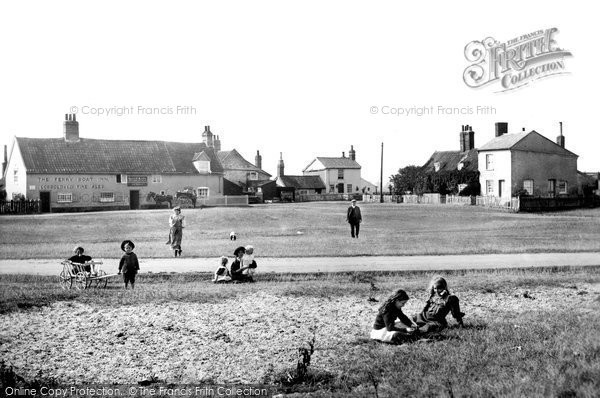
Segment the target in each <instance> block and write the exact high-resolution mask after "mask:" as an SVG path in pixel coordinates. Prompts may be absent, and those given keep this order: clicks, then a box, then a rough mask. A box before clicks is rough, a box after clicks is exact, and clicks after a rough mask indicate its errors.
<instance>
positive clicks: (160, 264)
mask: <svg viewBox="0 0 600 398" xmlns="http://www.w3.org/2000/svg"><path fill="white" fill-rule="evenodd" d="M60 261H61V260H58V259H57V260H0V274H38V275H58V273H59V272H60V270H61V269H62V266H61V265H60ZM103 261H104V266H103V269H104V270H105V271H106V272H107V273H109V274H110V273H113V272H116V270H117V266H118V263H119V261H118V259H114V258H113V259H103ZM257 262H258V266H259V268H258V271H259V272H290V273H291V272H293V273H303V272H345V271H409V270H448V269H489V268H517V267H519V268H520V267H544V266H564V265H574V266H589V265H600V253H597V252H592V253H533V254H476V255H448V256H397V257H392V256H370V257H293V258H269V257H258V258H257ZM217 265H218V259H217V258H185V257H182V258H152V259H140V268H141V272H142V273H143V272H155V273H156V272H213V271H214V270H215V269H216V268H217Z"/></svg>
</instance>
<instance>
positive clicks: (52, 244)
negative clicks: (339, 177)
mask: <svg viewBox="0 0 600 398" xmlns="http://www.w3.org/2000/svg"><path fill="white" fill-rule="evenodd" d="M346 207H347V203H341V202H337V203H336V202H332V203H300V204H280V205H257V206H252V207H246V208H207V209H203V210H200V209H184V211H183V214H184V215H185V216H186V218H187V223H188V227H187V228H186V229H185V230H184V240H183V250H184V256H186V257H215V256H220V255H223V254H229V255H230V254H231V252H232V251H233V249H234V248H235V246H237V245H239V244H242V245H246V244H253V245H254V246H255V247H256V248H257V249H256V255H258V256H273V257H282V256H285V257H292V256H356V255H427V254H432V255H433V254H469V253H474V254H475V253H477V254H481V253H521V252H565V251H598V250H600V210H599V209H580V210H576V211H570V212H560V213H549V214H514V213H505V212H498V211H490V210H487V209H482V208H478V207H459V206H457V207H454V206H433V205H432V206H425V205H398V204H378V203H377V204H368V203H365V204H362V205H361V208H362V212H363V218H364V223H363V224H362V227H361V236H360V239H358V240H355V239H351V238H350V236H349V235H350V233H349V227H348V224H347V223H346V222H345V211H346ZM170 214H171V213H170V211H168V210H143V211H120V212H101V213H72V214H44V215H35V216H8V217H7V216H4V217H1V218H0V258H2V259H22V258H64V257H67V256H69V255H70V254H71V250H72V248H73V247H74V246H75V244H80V245H83V246H84V247H85V248H86V252H87V253H89V254H90V255H92V256H94V257H102V258H111V257H112V258H114V257H120V256H121V251H120V249H119V243H120V242H121V241H122V240H124V239H132V240H133V241H134V242H135V243H136V250H135V251H136V253H137V254H138V256H140V257H145V258H161V257H170V256H171V255H172V254H171V251H170V250H169V248H168V246H166V245H165V244H164V243H165V241H166V240H167V236H168V227H167V220H168V217H169V215H170ZM230 231H236V232H237V234H238V241H237V242H230V241H229V239H228V238H229V232H230Z"/></svg>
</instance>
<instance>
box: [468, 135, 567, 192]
mask: <svg viewBox="0 0 600 398" xmlns="http://www.w3.org/2000/svg"><path fill="white" fill-rule="evenodd" d="M523 130H525V129H523ZM564 146H565V137H564V136H563V135H562V123H561V131H560V135H559V136H558V137H557V142H553V141H551V140H549V139H548V138H546V137H544V136H543V135H541V134H539V133H538V132H536V131H530V132H525V131H522V132H519V133H512V134H508V124H507V123H496V137H495V138H494V139H492V140H491V141H489V142H488V143H486V144H485V145H483V146H482V147H481V148H479V154H478V157H479V158H478V163H479V172H480V176H479V181H480V184H481V194H482V195H483V196H495V197H498V198H502V199H510V197H511V196H514V195H516V194H517V193H518V192H522V191H526V192H527V194H529V195H534V196H549V197H553V196H556V195H569V194H577V193H578V185H577V158H578V156H577V155H576V154H574V153H573V152H571V151H569V150H567V149H565V147H564Z"/></svg>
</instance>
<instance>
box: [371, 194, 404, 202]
mask: <svg viewBox="0 0 600 398" xmlns="http://www.w3.org/2000/svg"><path fill="white" fill-rule="evenodd" d="M401 200H402V197H401V196H399V195H383V202H384V203H400V201H401ZM362 201H363V202H376V203H379V202H380V201H381V196H380V195H363V196H362Z"/></svg>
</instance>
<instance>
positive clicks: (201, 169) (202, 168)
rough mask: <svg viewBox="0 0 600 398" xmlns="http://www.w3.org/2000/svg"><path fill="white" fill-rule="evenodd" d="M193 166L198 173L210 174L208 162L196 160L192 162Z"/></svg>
mask: <svg viewBox="0 0 600 398" xmlns="http://www.w3.org/2000/svg"><path fill="white" fill-rule="evenodd" d="M194 166H195V167H196V170H198V173H201V174H207V173H210V162H209V161H206V160H196V161H195V162H194Z"/></svg>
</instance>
